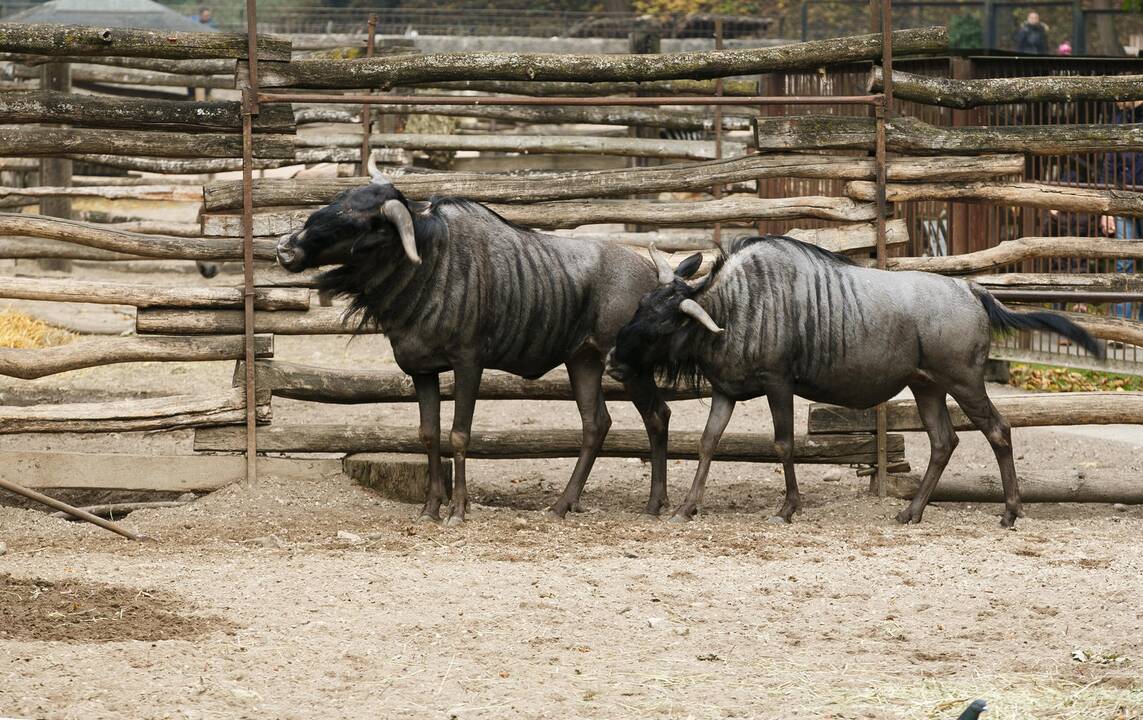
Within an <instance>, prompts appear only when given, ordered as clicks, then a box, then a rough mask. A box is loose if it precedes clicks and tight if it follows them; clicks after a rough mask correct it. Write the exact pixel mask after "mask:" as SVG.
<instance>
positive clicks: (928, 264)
mask: <svg viewBox="0 0 1143 720" xmlns="http://www.w3.org/2000/svg"><path fill="white" fill-rule="evenodd" d="M1050 257H1081V258H1088V259H1092V260H1111V259H1115V258H1136V259H1143V241H1131V240H1109V239H1107V238H1087V237H1026V238H1020V239H1018V240H1009V241H1008V242H1002V243H1000V244H999V245H997V246H996V247H991V248H988V249H987V250H980V251H977V252H973V253H967V254H965V255H950V256H947V257H905V258H889V269H890V270H924V271H926V272H936V273H941V274H944V275H964V274H967V273H975V272H981V271H984V270H992V269H994V268H999V267H1004V266H1005V265H1011V264H1012V263H1017V262H1021V261H1024V260H1033V259H1036V258H1050Z"/></svg>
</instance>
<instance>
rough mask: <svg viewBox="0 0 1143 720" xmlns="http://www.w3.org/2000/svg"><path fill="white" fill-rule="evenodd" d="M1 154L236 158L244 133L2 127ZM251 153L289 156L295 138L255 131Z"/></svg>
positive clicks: (240, 150) (0, 130) (240, 152)
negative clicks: (256, 132) (252, 151)
mask: <svg viewBox="0 0 1143 720" xmlns="http://www.w3.org/2000/svg"><path fill="white" fill-rule="evenodd" d="M0 153H3V154H4V155H11V156H15V157H32V156H44V155H47V156H52V157H60V156H64V155H71V154H76V153H96V154H106V155H132V156H134V155H143V156H148V155H149V156H154V157H172V158H234V157H238V158H240V157H242V136H241V135H234V134H221V133H194V134H190V133H167V132H157V131H145V130H125V131H123V132H114V133H110V132H105V131H103V130H84V129H79V130H73V129H70V128H46V127H38V128H29V127H6V128H0ZM254 154H255V155H256V156H257V157H260V158H287V159H293V157H294V139H293V137H291V136H289V135H269V134H264V133H262V134H258V135H255V136H254Z"/></svg>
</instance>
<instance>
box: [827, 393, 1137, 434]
mask: <svg viewBox="0 0 1143 720" xmlns="http://www.w3.org/2000/svg"><path fill="white" fill-rule="evenodd" d="M992 404H993V405H995V406H996V409H997V410H999V411H1000V414H1001V415H1003V416H1004V417H1005V418H1006V419H1007V420H1008V422H1009V423H1010V424H1011V425H1012V427H1044V426H1053V425H1113V424H1119V423H1132V424H1137V423H1143V393H1137V392H1085V393H1043V394H1037V395H996V396H993V397H992ZM886 406H887V407H888V412H889V430H891V431H894V432H916V431H924V427H923V426H922V425H921V418H920V415H918V414H917V403H916V401H915V400H891V401H889V402H888V403H886ZM948 407H949V414H950V415H951V416H952V422H953V426H954V427H955V428H956V429H957V430H975V429H976V426H975V425H973V424H972V421H971V420H969V419H968V417H967V416H966V415H965V414H964V412H962V411H961V409H960V406H959V405H957V404H956V402H955V401H954V400H952V399H949V401H948ZM875 424H876V413H875V412H874V411H873V410H872V409H869V410H852V409H850V408H843V407H838V406H836V405H825V404H821V403H814V404H813V405H811V406H810V424H809V432H810V433H811V435H813V434H817V433H823V434H833V433H868V432H873V430H874V426H875Z"/></svg>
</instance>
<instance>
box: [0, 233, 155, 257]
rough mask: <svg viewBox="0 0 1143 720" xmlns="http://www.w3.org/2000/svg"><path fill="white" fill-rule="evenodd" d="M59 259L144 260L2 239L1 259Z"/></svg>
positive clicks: (65, 244)
mask: <svg viewBox="0 0 1143 720" xmlns="http://www.w3.org/2000/svg"><path fill="white" fill-rule="evenodd" d="M44 258H59V259H64V260H97V261H103V262H123V261H126V260H142V259H144V258H143V257H142V256H140V255H131V254H128V253H117V252H112V251H110V250H100V249H99V248H90V247H84V246H83V245H76V244H75V243H69V242H64V241H62V240H44V239H42V238H33V237H0V259H3V260H40V259H44Z"/></svg>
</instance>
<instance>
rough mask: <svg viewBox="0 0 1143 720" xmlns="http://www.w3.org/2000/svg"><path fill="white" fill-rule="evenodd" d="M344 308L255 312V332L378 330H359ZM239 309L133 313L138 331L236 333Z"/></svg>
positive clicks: (369, 330) (372, 330) (368, 331)
mask: <svg viewBox="0 0 1143 720" xmlns="http://www.w3.org/2000/svg"><path fill="white" fill-rule="evenodd" d="M343 313H344V310H343V308H338V307H320V306H319V307H311V308H310V309H309V310H308V311H300V310H283V311H279V312H273V313H256V314H255V315H254V332H257V333H273V334H275V335H349V334H352V333H358V332H360V333H366V334H371V333H377V332H379V331H378V330H376V329H375V328H373V327H367V328H361V329H360V330H358V328H357V324H356V323H355V322H349V323H345V322H343V320H342V315H343ZM242 328H243V315H242V311H241V310H166V309H158V308H140V309H139V310H138V311H137V312H136V313H135V332H136V333H138V334H139V335H235V334H238V333H241V332H242Z"/></svg>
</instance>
